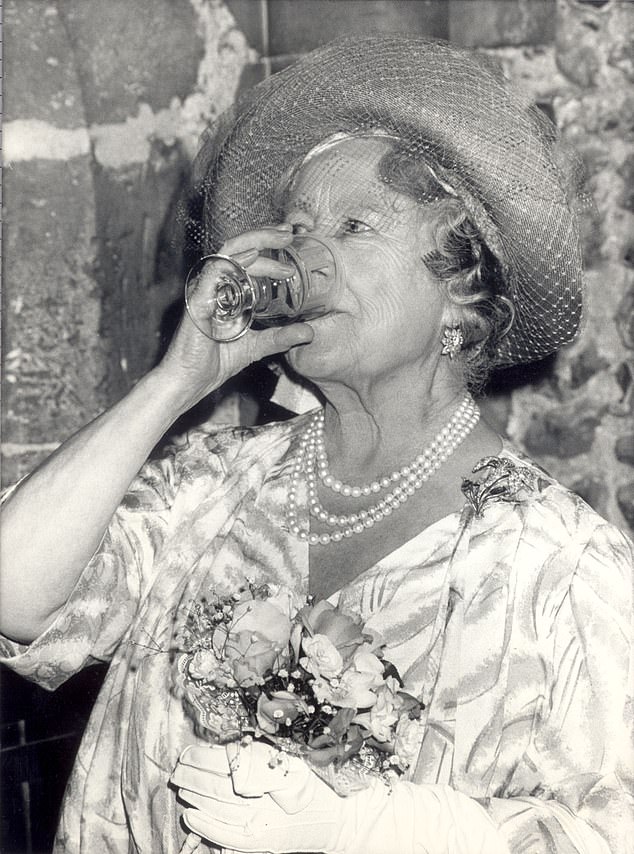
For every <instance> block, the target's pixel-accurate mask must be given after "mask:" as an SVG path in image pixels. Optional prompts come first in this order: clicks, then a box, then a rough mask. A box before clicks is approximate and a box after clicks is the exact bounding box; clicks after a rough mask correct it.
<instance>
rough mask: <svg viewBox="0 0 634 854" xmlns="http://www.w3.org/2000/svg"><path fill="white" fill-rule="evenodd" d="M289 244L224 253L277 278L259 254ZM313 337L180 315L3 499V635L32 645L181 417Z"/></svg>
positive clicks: (275, 232) (243, 245)
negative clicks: (167, 341)
mask: <svg viewBox="0 0 634 854" xmlns="http://www.w3.org/2000/svg"><path fill="white" fill-rule="evenodd" d="M291 239H292V237H291V235H290V233H289V231H288V230H287V229H263V230H261V231H258V232H252V233H248V234H244V235H240V237H238V238H235V239H234V240H232V241H229V242H228V243H227V245H226V246H225V247H224V248H223V252H225V253H227V254H232V255H234V257H237V258H238V260H239V261H240V262H241V263H243V264H245V265H250V266H251V269H252V271H253V272H255V273H256V274H267V273H269V274H277V275H280V269H279V268H280V267H281V265H279V264H277V263H276V262H273V261H271V260H270V259H265V258H260V257H258V253H257V249H261V248H267V247H268V248H271V247H276V246H278V247H279V246H282V245H286V244H288V243H289V242H290V240H291ZM203 277H204V273H203ZM203 284H204V281H203ZM311 337H312V330H311V329H310V328H309V327H307V326H305V325H303V324H296V325H293V326H288V327H284V328H278V329H269V330H266V331H263V332H248V333H247V334H246V335H245V336H244V337H243V338H241V339H239V340H238V341H235V342H232V343H230V344H217V343H216V342H213V341H210V340H208V339H207V338H205V337H204V336H203V335H202V334H201V333H200V332H199V331H198V330H197V329H196V328H195V327H194V325H193V324H192V322H191V320H190V319H189V317H188V316H187V315H184V317H183V320H182V321H181V324H180V327H179V329H178V332H177V333H176V335H175V338H174V340H173V342H172V344H171V346H170V349H169V350H168V352H167V354H166V356H165V358H164V359H163V361H162V362H161V364H160V365H159V366H158V367H157V368H155V369H154V370H153V371H151V372H150V373H149V374H147V375H146V376H145V377H144V378H143V379H141V380H140V381H139V383H138V384H137V385H136V386H135V387H134V388H133V389H132V391H131V392H130V393H129V394H128V395H126V397H124V398H123V400H121V401H120V402H119V403H117V404H116V405H115V406H113V407H112V408H111V409H109V410H108V411H107V412H105V413H104V414H103V415H101V416H100V417H99V418H97V419H96V420H95V421H93V422H92V423H91V424H89V425H88V426H86V427H84V428H83V429H82V430H80V431H79V432H78V433H77V434H76V435H75V436H73V437H72V438H71V439H69V440H68V441H67V442H65V443H64V445H62V446H61V447H60V448H59V449H58V451H57V452H56V453H54V454H53V455H52V456H51V457H50V458H49V459H48V460H47V461H46V462H45V463H44V464H43V465H42V466H40V467H39V468H38V469H37V470H36V471H35V472H34V473H33V474H32V475H31V476H29V477H28V478H26V479H25V480H24V481H22V483H21V484H20V485H19V486H18V487H17V488H16V489H15V490H14V491H13V493H12V494H11V495H10V496H9V498H8V499H7V501H6V502H5V505H4V509H3V514H2V526H1V539H0V549H1V555H2V577H1V586H0V631H1V632H2V633H3V634H5V635H6V636H7V637H9V638H12V639H13V640H16V641H19V642H21V643H29V642H30V641H32V640H33V639H34V638H35V637H37V636H38V635H39V634H40V633H41V632H42V631H43V630H44V629H45V628H46V627H47V626H48V625H50V623H51V622H52V621H53V620H54V619H55V616H56V614H57V613H58V611H59V610H60V609H61V608H62V607H63V605H64V603H65V602H66V600H67V598H68V596H69V594H70V593H71V591H72V589H73V587H74V585H75V584H76V582H77V579H78V577H79V575H80V574H81V572H82V570H83V568H84V567H85V566H86V564H87V563H88V561H89V560H90V558H91V556H92V554H93V553H94V551H95V549H96V548H97V546H98V545H99V542H100V540H101V538H102V536H103V533H104V531H105V529H106V527H107V525H108V522H109V520H110V519H111V517H112V515H113V513H114V512H115V510H116V508H117V507H118V505H119V503H120V502H121V500H122V498H123V496H124V494H125V492H126V490H127V489H128V487H129V485H130V483H131V481H132V480H133V478H134V476H135V475H136V473H137V472H138V470H139V468H140V467H141V465H142V464H143V462H144V460H145V459H146V457H147V456H148V454H149V453H150V451H151V450H152V448H153V447H154V446H155V445H156V443H157V442H158V441H159V439H160V438H161V436H162V435H163V434H164V433H165V431H166V430H167V429H168V428H169V426H170V425H171V424H172V423H173V422H174V421H175V420H176V419H177V418H178V417H179V416H180V415H181V414H182V413H184V412H186V411H187V410H188V409H189V408H190V407H191V406H193V405H194V404H196V403H197V402H198V401H199V400H201V399H202V398H203V397H204V396H205V395H207V394H209V393H210V392H211V391H214V390H215V389H217V388H219V387H220V386H221V385H222V384H223V383H224V382H225V381H226V380H227V379H229V378H230V377H231V376H233V375H235V374H236V373H237V372H238V371H240V370H241V369H242V368H244V367H245V366H246V365H248V364H251V363H252V362H254V361H257V360H258V359H261V358H263V357H265V356H267V355H271V354H273V353H276V352H280V351H284V350H288V349H289V348H290V347H293V346H296V345H298V344H302V343H305V342H307V341H309V340H310V339H311Z"/></svg>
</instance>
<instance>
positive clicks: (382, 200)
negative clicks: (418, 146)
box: [288, 138, 400, 209]
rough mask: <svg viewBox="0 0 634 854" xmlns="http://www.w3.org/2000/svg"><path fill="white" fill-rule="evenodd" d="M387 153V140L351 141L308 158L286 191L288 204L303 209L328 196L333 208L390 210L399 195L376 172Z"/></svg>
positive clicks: (340, 142)
mask: <svg viewBox="0 0 634 854" xmlns="http://www.w3.org/2000/svg"><path fill="white" fill-rule="evenodd" d="M390 150H391V143H390V141H389V140H386V139H382V138H360V139H359V138H351V139H344V140H340V141H337V142H335V143H333V144H332V145H328V146H327V147H324V148H322V149H321V150H319V151H317V153H315V154H309V155H308V157H307V159H306V160H305V162H304V164H303V165H302V166H301V167H300V169H299V170H298V172H297V174H296V175H295V178H294V179H293V182H292V184H291V186H290V188H289V195H288V201H289V203H290V204H291V205H293V206H296V207H300V208H303V207H306V206H312V205H313V204H316V203H318V202H319V200H320V199H322V198H324V196H327V198H328V199H329V201H330V203H334V204H336V203H342V204H345V203H346V202H351V203H355V204H363V205H367V206H368V207H370V208H377V207H378V208H380V209H384V208H385V206H386V205H390V206H392V205H393V204H394V201H395V199H396V197H397V196H398V195H400V194H397V193H395V192H394V191H393V190H392V189H391V188H390V187H389V186H388V185H387V184H386V183H385V182H384V181H383V180H382V178H381V174H380V168H379V164H380V163H381V160H382V159H383V158H384V157H385V155H386V154H387V153H388V151H390Z"/></svg>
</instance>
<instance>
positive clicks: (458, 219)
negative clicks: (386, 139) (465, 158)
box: [379, 144, 515, 391]
mask: <svg viewBox="0 0 634 854" xmlns="http://www.w3.org/2000/svg"><path fill="white" fill-rule="evenodd" d="M379 172H380V177H381V178H382V180H383V181H385V182H386V183H387V184H389V185H390V187H391V188H392V189H394V190H396V191H397V192H399V193H402V194H404V195H406V196H409V197H410V198H414V199H415V200H416V201H418V202H419V203H420V204H425V205H427V206H428V207H429V208H430V212H433V213H432V215H433V216H434V217H435V220H436V221H435V228H434V237H435V242H436V248H435V250H433V251H432V252H429V253H427V254H426V255H425V256H423V262H424V263H425V265H426V266H427V268H428V269H429V270H430V271H431V272H432V273H433V274H434V275H435V276H437V278H438V279H439V280H440V282H441V283H442V284H443V285H444V287H445V289H446V294H447V297H448V298H449V300H450V301H451V302H453V303H454V304H455V305H456V306H458V307H459V310H460V316H461V319H460V328H461V331H462V334H463V336H464V343H463V346H462V351H461V354H460V355H461V362H462V365H463V371H464V380H465V382H466V384H467V386H468V387H469V388H470V389H471V390H473V391H477V390H479V389H481V388H482V386H483V385H484V384H485V383H486V381H487V379H488V377H489V375H490V373H491V371H492V369H493V367H494V366H495V362H496V354H497V349H498V345H499V342H500V341H501V339H502V338H503V337H504V335H505V334H506V333H507V332H508V329H509V328H510V326H511V324H512V323H513V319H514V315H515V311H514V308H513V304H512V302H511V301H510V300H509V299H508V297H506V296H505V295H504V290H505V287H504V276H503V272H502V267H501V264H500V263H499V261H498V260H497V258H496V257H495V256H494V255H493V253H492V252H491V251H490V249H489V248H488V247H487V245H486V243H485V242H484V240H483V239H482V236H481V235H480V233H479V231H478V229H477V228H476V226H475V225H474V224H473V222H472V221H471V219H470V218H469V214H468V212H467V210H466V208H465V206H464V204H463V203H462V202H461V201H460V199H458V198H457V196H456V195H455V194H453V191H452V190H451V188H450V187H448V186H447V185H446V184H444V183H443V182H442V181H440V180H439V179H438V177H437V176H436V175H435V173H434V171H433V169H432V168H431V167H430V166H429V164H428V163H426V162H425V160H424V159H422V158H421V157H420V156H416V155H415V154H412V153H411V152H410V151H408V150H407V149H404V148H403V147H402V146H400V145H398V144H396V145H394V146H393V147H392V148H391V150H390V151H388V152H387V154H386V155H385V156H384V157H383V158H382V160H381V163H380V164H379Z"/></svg>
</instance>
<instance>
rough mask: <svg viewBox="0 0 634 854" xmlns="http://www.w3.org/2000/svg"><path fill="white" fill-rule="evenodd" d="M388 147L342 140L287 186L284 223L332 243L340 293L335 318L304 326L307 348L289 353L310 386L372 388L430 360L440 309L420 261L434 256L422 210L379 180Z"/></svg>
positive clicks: (435, 288) (432, 283) (426, 215)
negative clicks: (308, 329) (331, 383)
mask: <svg viewBox="0 0 634 854" xmlns="http://www.w3.org/2000/svg"><path fill="white" fill-rule="evenodd" d="M388 150H389V143H388V142H387V141H386V140H383V139H380V138H376V139H372V138H370V139H368V138H365V139H349V140H344V141H341V142H338V143H335V144H333V146H331V147H328V148H326V149H325V150H323V151H321V152H319V153H316V154H314V155H313V156H312V157H311V158H310V159H309V160H308V161H307V163H306V164H304V166H303V167H302V168H301V169H300V172H299V173H298V175H297V176H296V178H295V179H294V181H293V183H292V185H291V188H290V191H289V195H288V201H287V206H286V221H287V222H290V223H291V224H292V225H293V227H294V231H295V232H296V233H298V234H303V233H312V234H315V235H317V236H323V237H328V238H330V239H331V240H334V241H335V243H336V245H337V249H338V250H339V254H340V256H341V260H342V262H343V266H344V271H345V287H344V290H343V293H342V296H341V298H340V299H339V301H338V304H337V305H336V308H335V310H334V311H333V312H331V313H330V314H328V315H326V316H325V317H323V318H319V319H317V320H311V322H310V323H311V326H312V327H313V329H314V332H315V337H314V339H313V341H312V343H311V344H308V345H306V346H302V347H299V348H296V349H295V350H293V351H291V352H290V353H289V354H288V360H289V362H290V364H291V365H292V366H293V367H294V368H295V369H296V370H297V371H299V372H300V373H301V374H303V375H304V376H307V377H309V378H311V379H314V380H315V381H319V380H341V381H350V382H352V383H353V384H354V381H355V379H356V380H357V381H358V382H363V381H364V380H366V381H368V380H369V381H371V380H372V379H373V378H377V377H379V376H381V375H384V374H386V373H389V374H393V373H394V371H395V370H398V369H400V368H403V367H408V366H415V367H416V368H417V369H420V366H421V365H422V364H424V363H425V362H426V361H427V360H430V359H436V358H437V357H438V353H439V345H438V342H439V340H440V335H441V332H440V330H441V329H442V315H443V307H444V303H443V300H442V297H441V293H440V289H439V287H438V285H437V283H436V282H435V281H434V280H433V278H432V276H431V274H430V273H429V271H428V270H427V268H426V267H425V265H424V264H423V262H422V261H421V257H422V256H423V255H425V253H427V252H429V251H430V250H431V249H433V248H434V244H433V239H432V234H431V229H432V225H433V221H432V219H431V217H430V214H429V208H427V212H426V208H425V207H424V206H419V205H417V204H416V202H415V201H414V200H413V199H410V198H408V197H407V196H404V195H402V194H400V193H397V192H394V191H393V190H392V189H390V187H389V186H387V185H386V184H385V183H384V182H383V181H382V180H381V179H380V177H379V169H378V167H379V163H380V161H381V158H382V157H383V156H384V155H385V154H386V152H387V151H388Z"/></svg>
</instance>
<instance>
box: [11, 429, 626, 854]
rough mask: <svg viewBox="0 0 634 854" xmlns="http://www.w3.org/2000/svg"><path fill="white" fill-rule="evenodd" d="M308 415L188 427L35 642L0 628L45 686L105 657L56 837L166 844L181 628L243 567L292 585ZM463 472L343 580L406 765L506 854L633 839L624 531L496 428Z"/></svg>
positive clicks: (27, 671)
mask: <svg viewBox="0 0 634 854" xmlns="http://www.w3.org/2000/svg"><path fill="white" fill-rule="evenodd" d="M309 417H310V415H304V416H300V417H298V418H296V419H293V420H292V421H289V422H285V423H282V424H273V425H268V426H266V427H262V428H254V429H245V428H240V429H230V430H219V431H217V432H213V433H207V432H202V431H197V432H194V433H192V434H190V435H189V436H188V437H187V439H185V440H183V441H182V442H181V443H180V444H179V445H175V446H173V447H171V448H170V449H169V451H168V452H167V453H166V454H165V455H164V456H163V457H162V458H161V459H160V460H157V461H151V462H149V463H147V464H146V465H145V466H144V468H143V469H142V471H141V473H140V474H139V476H138V477H137V478H136V480H135V481H134V483H133V484H132V486H131V488H130V490H129V492H128V494H127V496H126V498H125V500H124V501H123V503H122V505H121V507H120V509H119V510H118V511H117V513H116V515H115V517H114V518H113V520H112V522H111V524H110V526H109V528H108V531H107V532H106V534H105V536H104V538H103V541H102V543H101V545H100V547H99V549H98V550H97V552H96V554H95V555H94V557H93V559H92V560H91V561H90V563H89V564H88V566H87V567H86V569H85V570H84V572H83V573H82V575H81V577H80V578H79V580H78V582H77V584H76V586H75V589H74V590H73V593H72V595H71V596H70V598H69V600H68V602H67V604H66V606H65V607H64V609H63V611H62V612H61V613H60V614H59V616H58V618H57V619H56V621H55V623H54V624H53V625H52V626H51V627H50V628H49V629H48V630H47V631H46V632H45V633H44V634H43V635H42V636H41V637H40V638H38V639H37V640H35V641H34V642H33V643H32V644H30V645H29V646H21V645H19V644H15V643H12V642H10V641H7V640H4V641H2V643H1V646H0V650H1V651H2V653H3V659H2V660H3V661H4V662H5V663H6V664H8V665H9V666H10V667H12V668H14V669H15V670H16V671H17V672H19V673H21V674H22V675H24V676H26V677H28V678H30V679H33V680H35V681H37V682H38V683H39V684H40V685H43V686H44V687H46V688H49V689H51V690H52V689H54V688H56V687H57V686H58V685H60V684H61V683H62V682H63V681H64V680H65V679H67V678H68V677H69V676H71V675H72V674H73V673H75V672H77V671H78V670H80V669H81V668H82V667H85V666H87V665H89V664H91V662H94V661H108V662H110V667H109V670H108V673H107V676H106V679H105V682H104V685H103V688H102V690H101V693H100V695H99V698H98V700H97V703H96V705H95V707H94V710H93V713H92V716H91V718H90V721H89V724H88V726H87V729H86V732H85V735H84V738H83V741H82V744H81V747H80V750H79V754H78V757H77V760H76V763H75V767H74V770H73V773H72V777H71V779H70V782H69V784H68V788H67V791H66V795H65V801H64V807H63V811H62V817H61V821H60V826H59V830H58V835H57V841H56V849H55V850H56V851H57V852H65V854H76V852H84V853H85V854H88V852H89V853H90V854H95V852H113V854H114V853H115V852H116V854H130V852H144V854H145V853H146V852H147V854H150V852H151V854H163V852H165V854H176V852H178V851H179V849H180V847H181V845H182V843H183V841H184V839H185V831H184V830H183V828H182V826H181V822H180V817H181V813H182V806H181V805H180V804H179V803H178V802H177V797H176V793H175V792H174V790H173V789H171V788H170V787H169V785H168V779H169V776H170V774H171V773H172V771H173V769H174V766H175V765H176V762H177V760H178V756H179V754H180V752H181V751H182V750H183V748H184V747H185V746H186V745H187V744H190V743H191V742H193V741H195V740H197V738H196V736H195V734H194V732H193V728H192V724H191V722H190V720H189V718H188V717H187V715H186V714H185V713H184V711H183V708H182V703H181V701H180V699H179V697H178V691H177V690H176V689H175V678H174V671H175V668H174V667H173V658H174V656H173V652H174V645H175V641H174V637H175V626H178V625H179V624H180V623H181V621H182V620H183V619H184V617H185V615H186V613H187V611H188V609H189V606H190V604H191V602H192V600H195V599H197V598H200V597H202V596H204V595H205V592H206V591H208V590H209V589H212V588H213V589H215V590H217V591H219V592H223V593H229V592H232V591H234V590H235V589H237V588H238V587H240V586H241V585H242V584H243V583H244V579H245V577H248V578H250V579H253V580H254V581H256V582H257V581H262V582H264V581H267V582H269V583H277V584H282V585H286V586H288V587H290V588H292V589H294V590H295V591H297V593H298V594H299V595H301V596H304V595H306V593H307V592H308V546H307V545H306V543H303V542H301V541H298V540H297V539H295V538H294V537H292V536H291V535H290V534H289V533H288V531H287V530H286V528H285V514H284V507H285V499H286V493H287V489H288V484H289V479H290V475H291V463H292V460H293V457H294V455H295V453H296V451H297V446H298V440H299V436H300V434H301V432H302V431H303V430H304V429H305V427H306V424H307V419H308V418H309ZM464 492H465V495H466V497H467V500H466V503H465V507H464V509H463V510H462V511H461V512H456V513H453V514H451V515H449V516H447V517H445V518H443V519H441V520H439V521H437V522H436V523H434V524H433V525H431V526H429V527H427V528H424V529H423V530H421V532H420V533H419V534H418V535H417V536H416V537H414V538H413V539H412V540H410V541H409V542H406V543H405V544H404V545H402V546H401V547H400V548H398V549H397V550H396V551H394V552H393V553H392V554H390V555H389V556H387V557H386V558H384V559H383V560H381V561H380V562H379V563H377V564H376V565H375V566H373V567H371V568H370V569H368V570H367V571H365V572H363V573H362V574H361V575H359V576H358V577H357V578H356V579H355V580H354V581H353V582H352V583H351V584H349V585H348V586H347V587H345V588H344V589H343V590H341V591H340V593H339V598H340V601H341V604H342V605H343V606H344V607H346V608H348V609H352V610H353V611H354V612H356V613H359V614H360V615H361V616H362V617H363V619H364V620H366V621H367V622H368V623H369V626H370V627H372V628H373V629H376V630H377V631H378V632H380V633H381V635H382V636H383V637H385V638H388V639H389V640H388V644H387V648H386V657H387V658H388V659H389V660H390V661H392V662H394V664H396V665H397V667H398V668H399V670H400V672H401V675H402V676H403V678H404V681H405V685H406V687H407V689H408V690H409V691H410V692H411V693H420V694H422V697H423V700H424V702H425V704H426V709H425V713H424V714H425V715H426V718H425V726H424V727H423V735H422V742H421V745H420V753H419V759H418V763H417V765H416V768H415V770H414V773H413V779H414V780H416V781H418V782H425V783H432V784H433V783H442V784H449V785H451V786H453V787H454V788H456V789H457V790H459V791H460V792H463V793H464V794H466V795H468V796H470V797H472V798H474V799H477V800H478V802H479V803H480V804H482V805H483V806H484V807H485V809H486V810H487V811H488V813H489V815H490V816H491V817H492V818H493V820H494V821H495V823H496V824H497V825H498V827H499V828H500V833H501V834H502V836H503V837H504V838H505V839H506V840H507V841H508V845H509V849H510V850H511V851H512V852H513V854H551V852H556V854H600V852H611V854H631V852H633V851H634V779H633V778H634V762H633V760H632V754H633V743H632V719H633V706H632V696H631V695H632V689H633V686H634V678H633V675H634V674H633V669H634V668H633V660H634V659H633V654H632V648H633V643H632V641H633V637H634V633H633V626H632V623H633V614H634V607H633V583H632V577H633V573H632V566H633V559H632V545H631V543H630V542H629V541H628V539H627V538H626V537H625V536H624V535H623V534H621V533H620V532H619V531H618V530H617V529H616V528H615V527H613V526H612V525H610V524H608V523H607V522H605V521H604V520H603V519H601V518H600V517H599V516H598V515H597V514H596V513H594V512H593V511H592V510H591V509H590V508H589V507H588V506H587V505H586V504H585V503H584V502H583V501H582V500H581V499H580V498H578V497H577V496H575V495H574V494H572V493H570V492H568V491H567V490H566V489H564V488H563V487H562V486H561V485H559V484H558V483H556V482H554V481H553V480H552V479H550V478H549V477H548V476H547V475H546V474H545V473H544V472H543V471H541V470H540V469H538V468H537V467H536V466H535V465H534V464H532V463H531V462H530V461H528V460H526V459H524V458H522V457H521V456H519V455H518V454H517V453H516V452H514V451H513V450H511V449H510V448H508V447H505V448H504V450H503V451H502V453H501V454H500V456H498V457H494V458H490V459H488V460H484V461H483V462H482V464H481V467H480V471H479V472H478V473H477V474H476V475H475V476H472V480H471V481H469V482H467V483H466V484H465V486H464ZM298 503H299V504H300V507H301V512H303V513H307V508H306V496H301V495H300V496H298ZM335 598H336V597H335ZM457 854H468V852H467V851H464V852H463V851H460V852H457Z"/></svg>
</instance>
